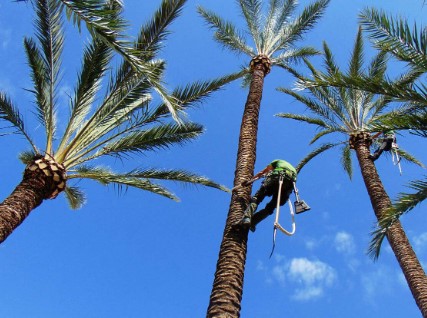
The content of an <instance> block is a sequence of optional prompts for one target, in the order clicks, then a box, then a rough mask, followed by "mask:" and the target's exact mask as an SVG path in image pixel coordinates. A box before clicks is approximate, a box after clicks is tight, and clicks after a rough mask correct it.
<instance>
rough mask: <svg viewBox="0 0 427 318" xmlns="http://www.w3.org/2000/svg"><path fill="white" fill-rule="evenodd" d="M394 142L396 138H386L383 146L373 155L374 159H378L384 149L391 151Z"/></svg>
mask: <svg viewBox="0 0 427 318" xmlns="http://www.w3.org/2000/svg"><path fill="white" fill-rule="evenodd" d="M393 142H396V138H384V139H383V142H382V144H381V146H380V147H379V148H378V149H377V150H376V151H375V152H374V154H373V155H372V159H374V160H377V159H378V158H379V157H380V156H381V154H382V153H383V151H390V150H391V148H392V146H393Z"/></svg>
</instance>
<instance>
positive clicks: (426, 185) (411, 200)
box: [368, 180, 427, 259]
mask: <svg viewBox="0 0 427 318" xmlns="http://www.w3.org/2000/svg"><path fill="white" fill-rule="evenodd" d="M409 187H410V188H411V189H413V190H415V191H416V192H415V193H400V194H399V195H398V197H397V201H396V202H395V203H394V204H393V207H392V208H391V209H389V210H387V211H386V213H385V214H384V215H383V217H382V218H381V221H380V222H379V224H378V226H377V228H376V229H375V230H374V231H373V232H372V233H371V234H372V240H371V243H370V246H369V250H368V253H369V255H370V256H371V257H372V258H373V259H377V258H378V257H379V255H380V251H381V245H382V242H383V240H384V238H385V236H386V233H387V229H388V228H389V227H390V226H391V225H392V224H393V223H394V222H395V221H397V220H398V219H399V218H400V216H401V215H403V214H404V213H408V212H409V211H411V210H412V209H413V208H415V207H416V206H417V205H418V204H420V203H421V202H422V201H424V200H426V199H427V180H416V181H412V182H411V183H410V185H409Z"/></svg>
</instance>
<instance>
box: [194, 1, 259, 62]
mask: <svg viewBox="0 0 427 318" xmlns="http://www.w3.org/2000/svg"><path fill="white" fill-rule="evenodd" d="M197 10H198V12H199V13H200V14H201V15H202V16H203V18H204V19H205V20H206V21H207V22H208V24H209V26H210V27H211V28H213V29H215V30H216V31H215V39H216V40H217V41H218V42H219V43H221V44H222V45H224V46H225V47H226V48H228V49H230V50H231V51H234V52H236V53H245V54H247V55H249V56H255V52H254V51H253V49H252V48H251V47H250V46H248V45H247V44H246V41H245V39H244V37H243V35H242V34H240V33H239V32H238V31H237V30H236V28H235V27H234V25H233V24H231V23H230V22H226V21H224V20H223V19H222V18H221V17H220V16H218V15H217V14H215V13H213V12H211V11H208V10H205V9H203V8H202V7H198V9H197Z"/></svg>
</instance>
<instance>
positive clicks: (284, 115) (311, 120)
mask: <svg viewBox="0 0 427 318" xmlns="http://www.w3.org/2000/svg"><path fill="white" fill-rule="evenodd" d="M275 116H277V117H281V118H289V119H294V120H298V121H303V122H306V123H308V124H312V125H316V126H320V127H324V128H329V126H328V125H327V124H326V123H325V122H324V121H323V120H321V119H319V118H314V117H308V116H304V115H297V114H293V113H279V114H276V115H275Z"/></svg>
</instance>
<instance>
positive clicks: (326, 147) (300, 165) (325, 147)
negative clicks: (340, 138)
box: [295, 143, 341, 173]
mask: <svg viewBox="0 0 427 318" xmlns="http://www.w3.org/2000/svg"><path fill="white" fill-rule="evenodd" d="M340 144H341V143H326V144H323V145H321V146H320V147H318V148H316V149H315V150H313V151H312V152H310V153H309V154H308V155H307V156H305V157H304V158H303V159H302V160H301V161H300V162H299V163H298V165H297V166H296V167H295V169H296V171H297V172H298V173H299V172H300V171H301V169H302V168H303V167H304V166H305V165H306V164H307V163H308V162H309V161H311V159H313V158H314V157H317V156H318V155H320V154H321V153H323V152H325V151H326V150H329V149H331V148H332V147H335V146H338V145H340Z"/></svg>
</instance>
